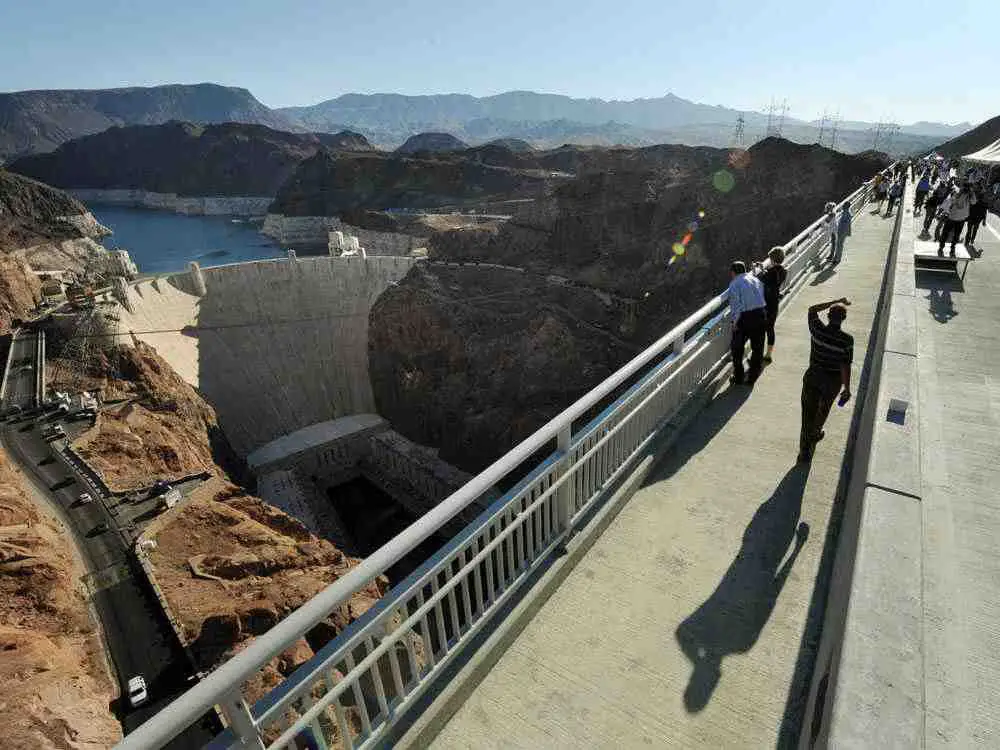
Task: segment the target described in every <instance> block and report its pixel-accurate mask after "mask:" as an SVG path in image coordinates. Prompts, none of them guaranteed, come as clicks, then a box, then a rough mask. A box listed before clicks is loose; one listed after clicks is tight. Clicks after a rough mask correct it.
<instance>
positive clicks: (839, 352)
mask: <svg viewBox="0 0 1000 750" xmlns="http://www.w3.org/2000/svg"><path fill="white" fill-rule="evenodd" d="M850 304H851V303H850V302H849V301H848V299H847V298H846V297H841V298H840V299H835V300H832V301H830V302H822V303H820V304H818V305H813V306H812V307H810V308H809V333H810V335H811V336H812V345H811V347H810V350H809V369H807V370H806V374H805V376H804V377H803V378H802V431H801V432H800V433H799V458H798V460H799V461H810V460H812V455H813V450H814V449H815V447H816V443H818V442H819V441H820V440H822V439H823V435H824V433H823V424H824V423H825V422H826V418H827V416H829V414H830V408H831V407H832V406H833V400H834V399H835V398H836V397H837V392H838V391H840V399H841V405H843V404H846V403H847V401H848V400H849V399H850V398H851V362H852V360H853V359H854V338H853V337H852V336H851V335H850V334H847V333H844V332H843V331H842V330H840V324H841V323H843V322H844V318H846V317H847V307H848V306H849V305H850ZM826 309H829V310H830V312H829V313H828V314H827V319H828V321H829V323H827V324H824V323H823V322H822V321H821V320H820V319H819V313H820V312H821V311H823V310H826ZM841 388H843V390H842V391H841Z"/></svg>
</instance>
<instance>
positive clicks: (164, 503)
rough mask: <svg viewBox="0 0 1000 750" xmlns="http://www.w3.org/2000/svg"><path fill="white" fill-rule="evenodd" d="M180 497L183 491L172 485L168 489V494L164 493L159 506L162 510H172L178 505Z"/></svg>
mask: <svg viewBox="0 0 1000 750" xmlns="http://www.w3.org/2000/svg"><path fill="white" fill-rule="evenodd" d="M180 499H181V491H180V490H179V489H177V488H176V487H171V488H170V489H169V490H167V492H166V494H164V495H163V497H161V498H160V502H159V503H157V505H158V506H159V508H160V510H170V509H171V508H173V507H174V506H175V505H177V503H178V502H180Z"/></svg>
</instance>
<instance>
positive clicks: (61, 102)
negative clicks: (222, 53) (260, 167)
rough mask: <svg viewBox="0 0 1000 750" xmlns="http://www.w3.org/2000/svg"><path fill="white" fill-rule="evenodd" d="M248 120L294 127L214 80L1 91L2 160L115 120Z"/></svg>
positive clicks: (140, 122)
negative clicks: (212, 81)
mask: <svg viewBox="0 0 1000 750" xmlns="http://www.w3.org/2000/svg"><path fill="white" fill-rule="evenodd" d="M170 120H185V121H188V122H197V123H212V122H250V123H257V124H260V125H267V126H269V127H272V128H278V129H282V130H294V129H295V128H294V126H292V125H291V124H290V123H289V121H288V120H287V119H286V118H285V117H283V116H281V115H279V114H276V113H274V112H272V111H271V110H269V109H268V108H267V107H265V106H264V105H263V104H261V103H260V102H259V101H257V100H256V99H255V98H254V97H253V95H252V94H251V93H250V92H249V91H247V90H246V89H241V88H235V87H231V86H219V85H218V84H214V83H199V84H194V85H181V84H177V85H170V86H152V87H149V88H141V87H135V88H122V89H93V90H73V89H62V90H57V91H15V92H12V93H8V94H0V163H2V162H4V161H10V160H12V159H14V158H16V157H18V156H23V155H25V154H32V153H42V152H46V151H52V150H53V149H55V148H56V146H58V145H59V144H61V143H65V142H66V141H69V140H72V139H74V138H79V137H80V136H83V135H90V134H91V133H100V132H101V131H103V130H107V129H108V128H110V127H112V126H115V125H156V124H159V123H164V122H169V121H170Z"/></svg>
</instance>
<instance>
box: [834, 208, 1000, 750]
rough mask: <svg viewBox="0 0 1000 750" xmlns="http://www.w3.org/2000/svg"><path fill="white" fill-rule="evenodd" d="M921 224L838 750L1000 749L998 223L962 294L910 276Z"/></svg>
mask: <svg viewBox="0 0 1000 750" xmlns="http://www.w3.org/2000/svg"><path fill="white" fill-rule="evenodd" d="M908 213H909V211H908ZM921 221H922V217H913V216H912V215H909V216H906V217H904V221H903V224H902V231H901V233H900V245H899V258H898V264H897V269H896V278H895V289H894V294H893V302H892V306H893V317H892V322H893V324H895V325H896V329H897V330H896V334H897V335H896V336H895V337H893V336H892V335H891V331H892V328H891V327H890V338H889V341H888V342H887V347H886V365H885V367H886V368H890V367H891V368H892V370H889V369H883V374H886V373H889V375H890V377H889V379H888V380H887V381H886V382H893V381H894V386H893V388H894V391H893V392H892V393H890V394H886V395H894V396H896V395H898V396H904V395H905V396H907V397H909V398H910V400H911V401H912V402H915V403H911V406H910V409H909V414H908V415H907V417H906V420H905V422H906V425H907V426H906V427H905V428H904V427H902V426H900V427H896V428H895V430H896V431H897V433H896V435H895V436H894V437H892V439H890V436H885V442H884V444H883V445H880V444H879V443H878V442H876V444H875V451H874V452H873V459H877V460H876V461H875V467H876V471H877V472H878V473H879V474H880V475H877V476H876V478H875V479H874V480H873V481H875V482H878V483H879V485H881V486H884V487H885V490H882V491H880V492H879V494H878V496H877V498H872V499H873V500H875V499H877V502H870V503H867V505H866V507H865V508H864V516H863V521H862V523H863V527H862V528H863V532H862V535H861V538H860V540H859V544H858V553H857V564H856V568H855V573H854V576H853V591H852V595H851V611H850V614H849V618H848V624H847V630H846V637H845V639H844V646H843V656H842V659H841V666H840V672H841V675H842V677H841V679H840V680H839V684H838V690H837V696H836V707H835V710H834V717H833V731H832V734H831V745H833V746H836V747H876V746H881V747H926V748H995V747H997V746H998V738H1000V691H998V689H997V680H996V675H997V673H998V671H1000V629H998V627H997V623H998V622H1000V604H998V602H1000V557H998V556H997V554H996V549H997V539H1000V503H998V494H997V490H996V488H997V487H998V486H1000V463H998V461H997V456H998V454H1000V375H998V371H1000V330H998V328H997V321H998V320H1000V297H998V296H997V293H996V290H997V289H998V288H1000V220H998V217H997V216H996V215H990V216H989V219H988V224H987V226H985V227H981V228H980V230H979V234H978V237H977V241H976V247H977V248H978V253H981V255H979V257H978V258H977V259H976V260H973V261H972V263H971V264H970V267H969V269H968V273H967V274H966V276H965V278H964V280H961V281H960V280H958V279H956V278H955V277H953V276H946V275H940V274H933V273H927V272H922V271H918V272H916V273H914V268H913V258H912V254H911V253H912V249H913V245H914V240H915V238H916V236H917V234H918V232H919V229H920V227H919V222H921ZM883 400H884V399H883ZM914 407H915V408H914ZM907 433H909V434H907ZM887 451H891V455H885V453H886V452H887ZM880 454H882V455H880ZM870 486H871V485H870Z"/></svg>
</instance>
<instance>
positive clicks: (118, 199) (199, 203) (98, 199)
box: [68, 188, 273, 216]
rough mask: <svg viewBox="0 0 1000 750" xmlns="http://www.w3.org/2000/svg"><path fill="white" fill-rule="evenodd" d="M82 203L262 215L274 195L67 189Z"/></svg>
mask: <svg viewBox="0 0 1000 750" xmlns="http://www.w3.org/2000/svg"><path fill="white" fill-rule="evenodd" d="M68 192H69V193H70V194H71V195H72V196H73V197H74V198H77V199H79V200H82V201H83V202H84V203H95V204H101V203H103V204H104V205H109V206H129V207H133V208H155V209H160V210H164V211H174V212H176V213H181V214H195V215H199V216H262V215H263V214H264V213H266V212H267V207H268V206H269V205H271V201H272V200H273V198H271V197H270V196H251V195H216V196H186V195H177V193H154V192H150V191H148V190H97V189H90V188H86V189H84V188H80V189H77V190H70V191H68Z"/></svg>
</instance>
